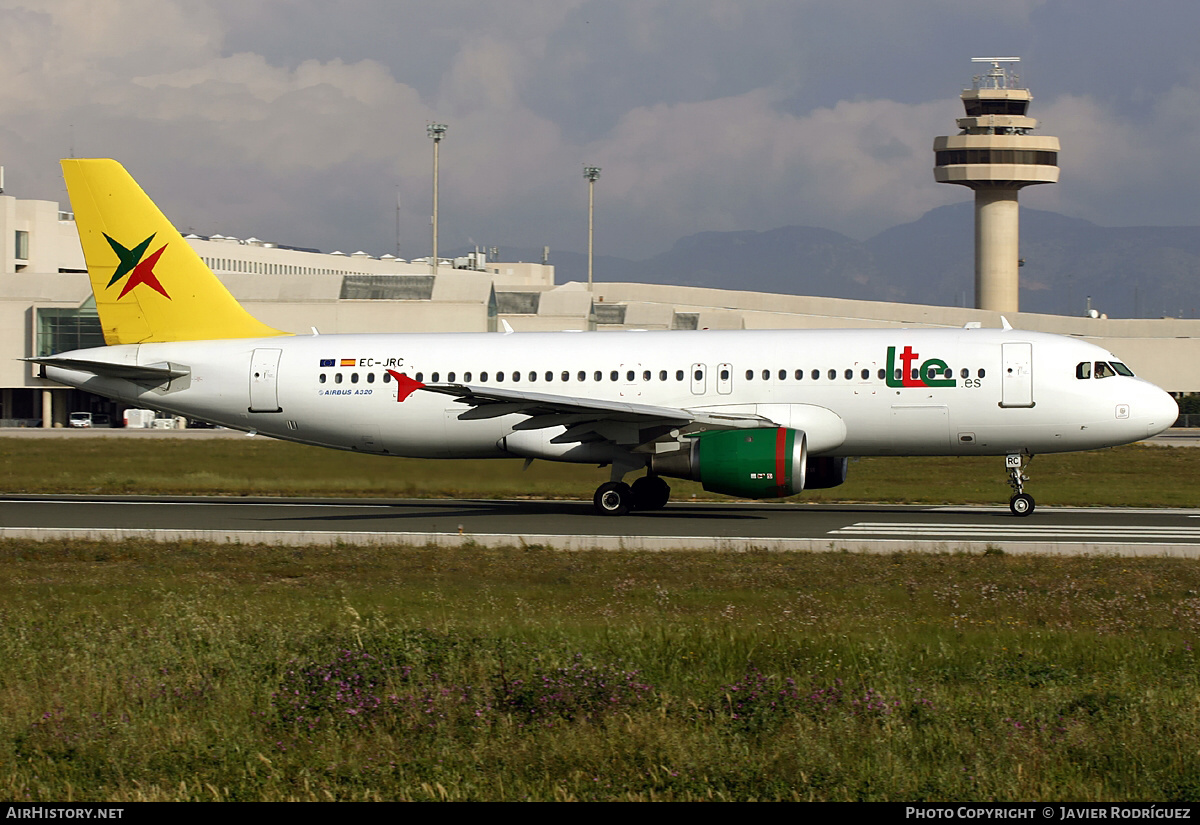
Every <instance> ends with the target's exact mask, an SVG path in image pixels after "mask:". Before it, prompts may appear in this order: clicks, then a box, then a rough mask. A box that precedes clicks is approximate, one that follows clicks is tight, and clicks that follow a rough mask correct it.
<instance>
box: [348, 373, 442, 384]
mask: <svg viewBox="0 0 1200 825" xmlns="http://www.w3.org/2000/svg"><path fill="white" fill-rule="evenodd" d="M417 380H418V381H420V380H421V379H419V378H418V379H417ZM333 383H335V384H340V383H342V374H341V373H340V372H339V373H335V374H334V376H333Z"/></svg>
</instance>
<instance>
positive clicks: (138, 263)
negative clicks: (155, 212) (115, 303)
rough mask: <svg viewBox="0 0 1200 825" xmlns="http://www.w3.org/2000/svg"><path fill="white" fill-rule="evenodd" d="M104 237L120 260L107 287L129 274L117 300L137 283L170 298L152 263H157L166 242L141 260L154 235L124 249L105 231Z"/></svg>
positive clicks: (165, 246)
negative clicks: (130, 247)
mask: <svg viewBox="0 0 1200 825" xmlns="http://www.w3.org/2000/svg"><path fill="white" fill-rule="evenodd" d="M104 239H105V240H106V241H108V245H109V246H111V247H112V249H113V252H115V253H117V259H118V260H119V261H120V263H118V264H117V271H116V272H114V273H113V276H112V279H111V280H109V282H108V287H111V286H112V285H113V284H115V283H116V282H117V281H119V280H121V279H122V278H124V277H125V276H126V275H128V276H129V280H127V281H126V282H125V286H123V287H121V294H120V295H118V296H117V299H118V300H119V299H121V298H124V297H125V295H126V294H127V293H128V292H129V291H130V290H131V289H133V288H134V287H135V286H137V285H138V284H145V285H146V286H148V287H150V288H151V289H153V290H154V291H155V292H157V293H159V294H160V295H162V296H163V297H164V298H166V299H167V300H170V299H171V296H170V295H168V294H167V291H166V290H165V289H164V288H163V285H162V284H161V283H159V281H158V276H157V275H155V274H154V265H155V264H157V263H158V259H159V257H161V256H162V254H163V250H165V249H166V248H167V244H163V245H162V246H160V247H159V248H158V250H157V251H156V252H153V253H151V255H150V256H149V257H147V258H146V259H145V260H143V259H142V256H143V255H145V254H146V250H147V249H149V248H150V242H151V241H152V240H154V235H151V236H150V237H149V238H146V240H144V241H142V242H141V243H140V244H138V245H137V246H135V247H133V248H132V249H126V248H125V247H124V246H122V245H121V244H119V243H117V242H116V241H114V240H113V239H112V238H110V237H109V236H108V234H107V233H105V235H104ZM108 287H106V289H107V288H108Z"/></svg>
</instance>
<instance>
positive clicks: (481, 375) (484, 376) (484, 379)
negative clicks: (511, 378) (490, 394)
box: [479, 370, 504, 384]
mask: <svg viewBox="0 0 1200 825" xmlns="http://www.w3.org/2000/svg"><path fill="white" fill-rule="evenodd" d="M479 380H480V381H482V382H483V383H485V384H486V383H487V370H484V371H483V372H481V373H479ZM500 380H501V381H503V380H504V379H503V378H501V379H500Z"/></svg>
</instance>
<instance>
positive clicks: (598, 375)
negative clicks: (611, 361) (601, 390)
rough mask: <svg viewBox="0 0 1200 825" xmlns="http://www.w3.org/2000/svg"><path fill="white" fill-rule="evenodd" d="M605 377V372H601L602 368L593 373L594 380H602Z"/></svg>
mask: <svg viewBox="0 0 1200 825" xmlns="http://www.w3.org/2000/svg"><path fill="white" fill-rule="evenodd" d="M603 378H604V374H603V373H601V372H600V370H596V371H595V372H594V373H592V380H593V381H600V380H602V379H603Z"/></svg>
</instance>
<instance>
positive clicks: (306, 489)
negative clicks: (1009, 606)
mask: <svg viewBox="0 0 1200 825" xmlns="http://www.w3.org/2000/svg"><path fill="white" fill-rule="evenodd" d="M521 465H522V462H521V461H520V460H511V461H509V460H501V461H432V460H421V459H403V458H386V457H380V456H368V455H360V454H356V453H347V452H340V451H335V450H325V449H320V448H316V447H305V446H299V445H296V444H289V443H286V442H281V441H274V440H271V439H264V438H255V439H250V438H233V439H224V438H223V439H191V438H188V437H181V438H178V439H161V440H160V439H155V440H142V439H135V438H99V437H97V438H87V439H78V438H71V439H22V438H3V437H0V490H2V491H3V492H9V493H17V492H29V493H103V494H115V493H140V494H155V493H160V494H190V493H205V494H228V495H291V496H307V495H313V496H382V497H403V498H409V497H423V498H425V497H442V496H447V497H471V498H521V497H554V498H575V499H590V498H591V497H592V493H593V492H594V491H595V488H596V486H597V485H598V484H600V483H601V482H603V481H607V480H608V470H607V468H605V469H599V468H596V467H594V466H592V465H569V464H555V463H550V462H544V461H537V462H534V464H533V465H532V466H531V467H530V468H529V470H528V471H522V469H521ZM1029 475H1030V477H1031V480H1030V482H1029V484H1028V487H1027V489H1028V491H1029V492H1032V493H1033V495H1034V496H1035V497H1036V498H1037V500H1038V503H1039V504H1042V505H1055V504H1058V505H1081V506H1173V507H1195V506H1200V450H1198V449H1189V448H1171V447H1143V446H1131V447H1119V448H1115V449H1110V450H1096V451H1093V452H1088V453H1062V454H1050V455H1041V456H1037V457H1036V458H1035V459H1034V461H1033V462H1032V464H1031V466H1030V469H1029ZM671 487H672V490H673V497H674V498H675V499H676V500H681V499H687V498H690V497H692V496H699V497H711V498H723V497H720V496H709V495H708V494H706V493H704V492H703V491H702V490H701V489H700V486H699V485H698V484H694V483H692V482H684V481H678V480H671ZM1010 493H1011V491H1010V490H1009V488H1008V485H1007V476H1006V475H1005V471H1004V460H1003V458H1002V457H998V456H989V457H980V458H864V459H861V460H858V461H853V462H852V463H851V465H850V474H849V478H848V480H847V482H846V483H845V484H844V485H842V486H841V487H837V488H834V489H832V490H814V491H810V492H806V493H804V494H803V495H802V496H801V497H800V498H802V499H803V500H815V501H880V502H931V503H996V502H1007V501H1008V497H1009V495H1010Z"/></svg>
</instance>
